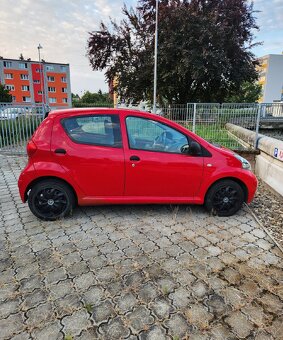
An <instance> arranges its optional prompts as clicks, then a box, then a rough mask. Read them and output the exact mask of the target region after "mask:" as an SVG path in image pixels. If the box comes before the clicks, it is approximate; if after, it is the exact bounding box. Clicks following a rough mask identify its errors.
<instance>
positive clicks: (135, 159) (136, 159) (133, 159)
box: [130, 156, 140, 161]
mask: <svg viewBox="0 0 283 340" xmlns="http://www.w3.org/2000/svg"><path fill="white" fill-rule="evenodd" d="M130 161H140V158H139V156H131V157H130Z"/></svg>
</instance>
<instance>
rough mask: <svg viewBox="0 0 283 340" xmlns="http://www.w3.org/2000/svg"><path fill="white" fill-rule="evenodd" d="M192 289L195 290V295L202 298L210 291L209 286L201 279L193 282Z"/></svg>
mask: <svg viewBox="0 0 283 340" xmlns="http://www.w3.org/2000/svg"><path fill="white" fill-rule="evenodd" d="M191 290H192V292H193V295H194V296H196V297H197V298H200V299H201V298H203V297H204V296H205V295H207V294H208V292H209V288H208V286H207V285H206V284H205V283H203V282H201V281H197V282H195V283H193V284H192V285H191Z"/></svg>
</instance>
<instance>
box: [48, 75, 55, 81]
mask: <svg viewBox="0 0 283 340" xmlns="http://www.w3.org/2000/svg"><path fill="white" fill-rule="evenodd" d="M47 80H48V81H55V78H54V77H52V76H47Z"/></svg>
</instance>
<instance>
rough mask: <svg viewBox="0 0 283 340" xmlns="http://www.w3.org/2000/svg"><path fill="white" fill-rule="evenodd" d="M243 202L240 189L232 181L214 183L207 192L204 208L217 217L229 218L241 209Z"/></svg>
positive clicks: (242, 193)
mask: <svg viewBox="0 0 283 340" xmlns="http://www.w3.org/2000/svg"><path fill="white" fill-rule="evenodd" d="M243 202H244V192H243V189H242V187H241V186H240V185H239V184H238V183H237V182H234V181H233V180H222V181H220V182H217V183H215V184H214V185H213V186H212V187H211V188H210V189H209V191H208V193H207V195H206V199H205V206H206V208H207V209H208V211H209V212H211V213H213V214H215V215H218V216H231V215H233V214H235V213H236V212H237V211H238V210H239V209H241V207H242V205H243Z"/></svg>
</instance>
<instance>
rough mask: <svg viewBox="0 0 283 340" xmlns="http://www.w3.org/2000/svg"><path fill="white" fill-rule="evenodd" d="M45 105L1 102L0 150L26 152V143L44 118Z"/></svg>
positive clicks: (12, 152) (10, 152)
mask: <svg viewBox="0 0 283 340" xmlns="http://www.w3.org/2000/svg"><path fill="white" fill-rule="evenodd" d="M46 111H47V108H46V107H45V106H43V105H17V106H15V105H13V104H12V103H0V151H1V152H5V153H9V154H24V153H25V152H26V144H27V142H28V140H29V139H30V137H31V136H32V134H33V133H34V131H35V130H36V128H37V127H38V126H39V124H40V123H41V122H42V120H43V119H44V116H45V113H46Z"/></svg>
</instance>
